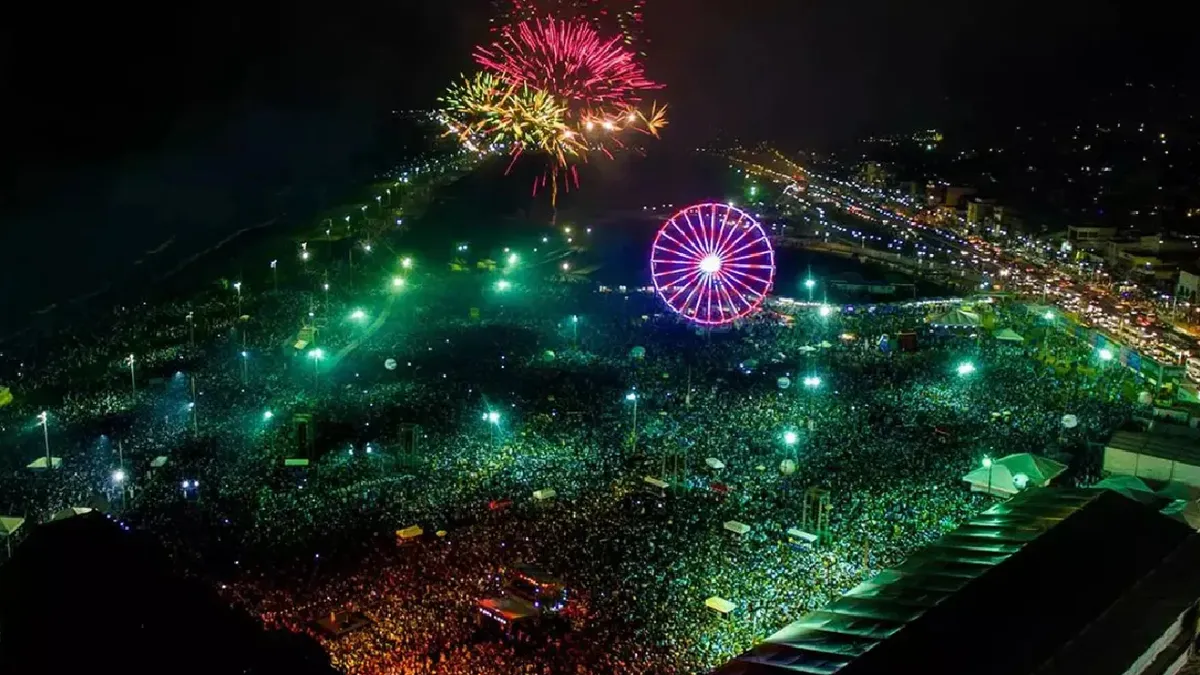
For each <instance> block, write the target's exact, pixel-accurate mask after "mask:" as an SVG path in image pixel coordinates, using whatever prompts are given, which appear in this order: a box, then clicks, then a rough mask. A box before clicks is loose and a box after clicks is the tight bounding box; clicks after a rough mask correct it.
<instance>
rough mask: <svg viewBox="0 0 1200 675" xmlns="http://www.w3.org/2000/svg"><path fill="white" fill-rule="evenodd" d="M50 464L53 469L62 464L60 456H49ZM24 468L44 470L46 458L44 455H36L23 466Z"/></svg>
mask: <svg viewBox="0 0 1200 675" xmlns="http://www.w3.org/2000/svg"><path fill="white" fill-rule="evenodd" d="M50 466H53V467H54V468H55V469H57V468H59V467H61V466H62V457H51V458H50ZM25 468H26V469H30V470H32V471H45V470H46V458H45V457H44V456H43V457H38V458H37V459H35V460H33V461H32V462H30V463H29V464H27V465H26V466H25Z"/></svg>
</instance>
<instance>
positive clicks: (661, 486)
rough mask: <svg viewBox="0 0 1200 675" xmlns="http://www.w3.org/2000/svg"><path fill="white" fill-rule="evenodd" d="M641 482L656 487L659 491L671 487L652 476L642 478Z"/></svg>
mask: <svg viewBox="0 0 1200 675" xmlns="http://www.w3.org/2000/svg"><path fill="white" fill-rule="evenodd" d="M642 481H644V482H646V483H649V484H650V485H653V486H654V487H656V488H658V489H660V490H666V489H667V488H669V487H671V486H670V484H669V483H667V482H666V481H664V480H659V479H657V478H655V477H654V476H644V477H643V478H642Z"/></svg>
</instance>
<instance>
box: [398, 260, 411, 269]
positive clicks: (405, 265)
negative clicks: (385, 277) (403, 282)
mask: <svg viewBox="0 0 1200 675" xmlns="http://www.w3.org/2000/svg"><path fill="white" fill-rule="evenodd" d="M400 266H401V267H403V268H404V269H406V270H407V269H412V266H413V261H412V258H405V259H403V260H401V261H400Z"/></svg>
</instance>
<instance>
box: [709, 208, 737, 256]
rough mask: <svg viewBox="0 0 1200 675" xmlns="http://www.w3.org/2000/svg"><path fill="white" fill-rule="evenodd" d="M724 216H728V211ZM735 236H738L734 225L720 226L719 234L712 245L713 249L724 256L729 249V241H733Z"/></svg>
mask: <svg viewBox="0 0 1200 675" xmlns="http://www.w3.org/2000/svg"><path fill="white" fill-rule="evenodd" d="M726 216H728V213H726ZM737 236H739V235H738V231H737V227H736V226H734V227H722V229H721V236H720V237H718V238H717V242H716V244H715V245H714V246H713V251H714V252H716V254H717V255H719V256H721V257H722V258H724V257H725V255H726V251H728V250H729V242H730V241H733V239H734V237H737Z"/></svg>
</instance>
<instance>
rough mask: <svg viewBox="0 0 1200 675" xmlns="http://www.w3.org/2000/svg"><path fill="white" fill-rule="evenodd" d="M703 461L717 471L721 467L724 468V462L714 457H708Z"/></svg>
mask: <svg viewBox="0 0 1200 675" xmlns="http://www.w3.org/2000/svg"><path fill="white" fill-rule="evenodd" d="M704 463H705V464H707V465H708V466H709V468H711V469H715V470H717V471H720V470H721V469H724V468H725V462H722V461H721V460H719V459H717V458H716V457H709V458H708V459H706V460H704Z"/></svg>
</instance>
